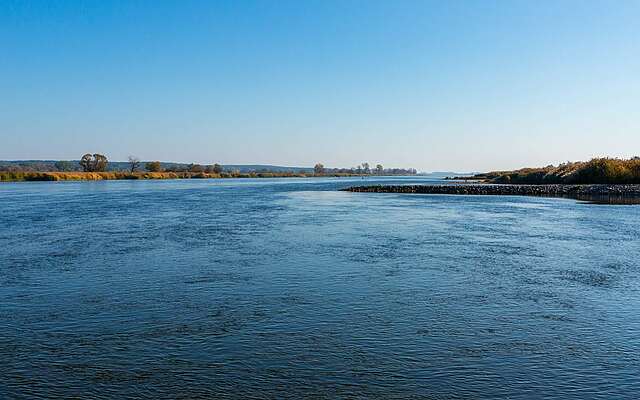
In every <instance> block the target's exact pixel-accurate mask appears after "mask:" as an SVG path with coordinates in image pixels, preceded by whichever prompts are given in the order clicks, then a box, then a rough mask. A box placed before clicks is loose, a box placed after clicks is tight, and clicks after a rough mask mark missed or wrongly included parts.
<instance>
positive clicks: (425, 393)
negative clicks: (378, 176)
mask: <svg viewBox="0 0 640 400" xmlns="http://www.w3.org/2000/svg"><path fill="white" fill-rule="evenodd" d="M417 180H419V179H417ZM391 181H393V180H390V182H391ZM354 182H355V183H362V182H363V181H361V180H352V181H349V180H346V179H333V180H331V179H327V180H311V179H309V180H302V179H300V180H293V179H291V180H266V179H264V180H222V181H216V180H189V181H154V182H148V181H146V182H139V181H120V182H79V183H69V182H66V183H16V184H8V183H3V184H1V185H0V398H3V399H4V398H8V399H14V398H16V399H19V398H73V397H74V396H75V397H78V398H92V399H101V398H113V399H117V398H136V397H145V398H157V399H161V398H167V399H175V398H185V399H195V398H221V397H227V398H265V397H266V398H283V397H287V398H300V397H313V398H433V399H449V398H479V399H498V398H500V399H502V398H510V399H530V398H558V399H593V398H602V399H610V398H616V399H636V398H638V396H639V394H640V265H639V260H638V256H639V255H640V206H612V205H594V204H587V203H581V202H577V201H575V200H570V199H545V198H529V197H500V196H494V197H483V196H477V197H466V196H429V195H395V194H371V193H346V192H338V191H336V189H337V188H341V187H345V186H348V185H350V184H352V183H354ZM369 182H370V181H369ZM404 182H406V183H410V182H415V180H404Z"/></svg>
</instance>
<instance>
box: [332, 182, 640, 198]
mask: <svg viewBox="0 0 640 400" xmlns="http://www.w3.org/2000/svg"><path fill="white" fill-rule="evenodd" d="M342 190H344V191H348V192H369V193H420V194H454V195H502V196H567V197H574V196H616V197H638V198H640V185H562V184H560V185H498V184H475V185H474V184H459V185H374V186H353V187H349V188H346V189H342Z"/></svg>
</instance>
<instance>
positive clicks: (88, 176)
mask: <svg viewBox="0 0 640 400" xmlns="http://www.w3.org/2000/svg"><path fill="white" fill-rule="evenodd" d="M312 176H314V175H313V174H310V175H306V174H297V173H290V172H283V173H277V172H250V173H231V172H222V173H220V174H216V173H207V172H133V173H130V172H122V171H117V172H20V171H18V172H6V171H4V172H3V171H0V182H21V181H99V180H125V179H207V178H307V177H312ZM322 176H335V177H337V176H353V175H350V174H327V175H322Z"/></svg>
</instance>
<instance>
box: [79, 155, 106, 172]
mask: <svg viewBox="0 0 640 400" xmlns="http://www.w3.org/2000/svg"><path fill="white" fill-rule="evenodd" d="M107 164H108V161H107V157H105V156H104V155H102V154H98V153H96V154H89V153H87V154H85V155H84V156H82V158H81V159H80V166H81V167H82V170H83V171H84V172H101V171H104V170H106V169H107Z"/></svg>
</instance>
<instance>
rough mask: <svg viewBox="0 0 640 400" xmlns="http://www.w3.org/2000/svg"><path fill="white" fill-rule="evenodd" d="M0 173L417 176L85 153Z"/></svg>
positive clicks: (5, 166) (366, 168)
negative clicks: (247, 167)
mask: <svg viewBox="0 0 640 400" xmlns="http://www.w3.org/2000/svg"><path fill="white" fill-rule="evenodd" d="M0 171H5V172H80V171H83V172H107V171H110V172H114V171H124V172H128V173H130V174H135V173H141V172H151V173H159V172H174V173H190V174H206V175H224V176H230V177H235V176H252V174H253V175H256V176H274V177H275V176H346V175H415V174H416V173H417V171H416V170H415V169H413V168H408V169H406V168H384V167H383V166H382V165H381V164H377V165H376V166H375V167H371V166H370V164H369V163H366V162H365V163H362V164H360V165H357V166H356V167H352V168H325V166H324V165H323V164H322V163H317V164H316V165H315V167H314V168H313V170H311V169H310V168H306V169H302V170H300V171H293V170H287V171H283V170H277V171H270V170H268V169H261V170H251V171H248V172H244V173H241V172H240V170H225V168H224V167H223V166H222V165H220V164H218V163H212V164H208V165H202V164H195V163H192V164H176V163H161V162H160V161H147V162H143V161H142V160H141V159H140V158H139V157H137V156H133V155H132V156H129V157H128V160H127V161H126V162H115V163H110V162H109V159H108V158H107V156H105V155H104V154H101V153H93V154H92V153H87V154H84V155H83V156H82V157H81V158H80V160H79V161H65V160H61V161H23V162H3V161H0Z"/></svg>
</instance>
